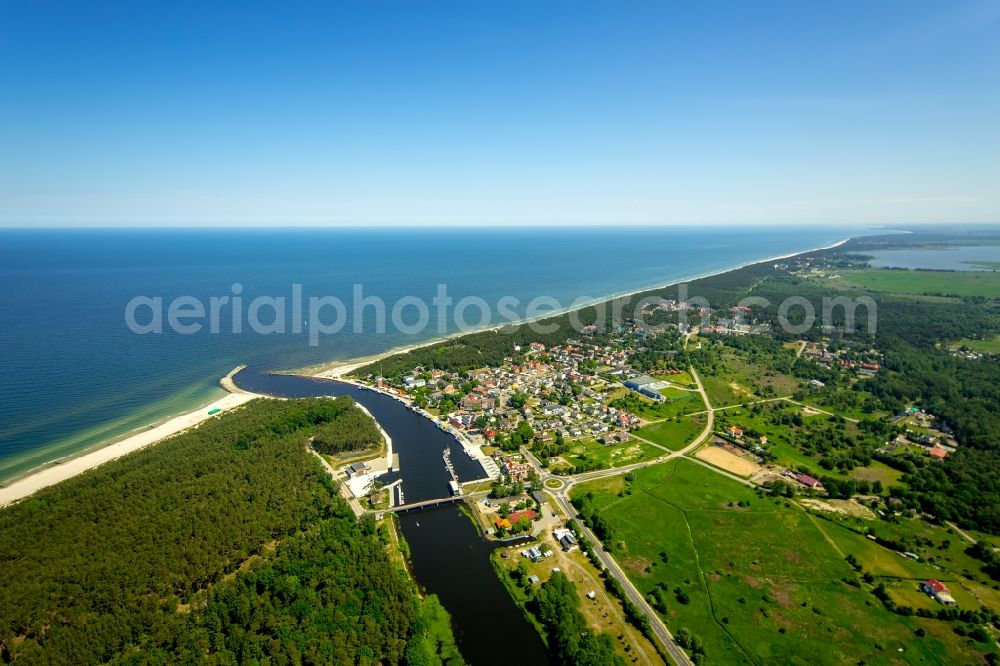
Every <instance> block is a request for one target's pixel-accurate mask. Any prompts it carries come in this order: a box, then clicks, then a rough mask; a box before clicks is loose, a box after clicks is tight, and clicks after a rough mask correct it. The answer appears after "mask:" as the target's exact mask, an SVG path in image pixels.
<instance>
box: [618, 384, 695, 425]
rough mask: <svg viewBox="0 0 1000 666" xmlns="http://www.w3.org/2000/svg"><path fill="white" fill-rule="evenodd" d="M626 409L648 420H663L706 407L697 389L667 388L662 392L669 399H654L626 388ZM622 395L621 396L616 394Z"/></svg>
mask: <svg viewBox="0 0 1000 666" xmlns="http://www.w3.org/2000/svg"><path fill="white" fill-rule="evenodd" d="M625 391H626V392H625V393H624V394H622V395H623V396H624V398H625V401H626V405H625V409H627V410H628V411H630V412H632V413H633V414H635V415H636V416H638V417H639V418H641V419H644V420H646V421H661V420H663V419H672V418H674V417H675V416H683V415H684V414H691V413H692V412H700V411H703V410H704V409H705V403H704V402H703V401H702V399H701V394H699V393H698V392H697V391H684V390H681V389H676V388H665V389H663V390H662V391H661V392H660V393H661V394H662V395H663V396H664V397H666V398H667V399H666V400H664V401H653V400H651V399H649V398H647V397H646V396H644V395H639V394H638V393H635V392H634V391H628V390H627V389H625ZM616 397H621V396H616Z"/></svg>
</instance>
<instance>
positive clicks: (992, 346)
mask: <svg viewBox="0 0 1000 666" xmlns="http://www.w3.org/2000/svg"><path fill="white" fill-rule="evenodd" d="M948 346H949V347H952V348H955V349H957V348H959V347H967V348H969V349H971V350H972V351H976V352H983V353H984V354H1000V337H998V336H994V337H992V338H990V339H989V340H972V339H970V338H963V339H961V340H959V341H958V342H954V343H952V344H950V345H948Z"/></svg>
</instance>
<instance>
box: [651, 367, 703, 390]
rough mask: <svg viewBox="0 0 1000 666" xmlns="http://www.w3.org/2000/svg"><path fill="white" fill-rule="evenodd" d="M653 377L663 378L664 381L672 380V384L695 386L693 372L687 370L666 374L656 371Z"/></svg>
mask: <svg viewBox="0 0 1000 666" xmlns="http://www.w3.org/2000/svg"><path fill="white" fill-rule="evenodd" d="M652 376H653V377H656V378H657V379H662V380H663V381H666V382H670V383H671V384H677V385H679V386H688V387H693V386H694V379H692V377H691V374H690V373H689V372H687V371H686V370H685V371H684V372H678V373H674V374H664V373H660V372H654V373H653V375H652Z"/></svg>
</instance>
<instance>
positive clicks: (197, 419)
mask: <svg viewBox="0 0 1000 666" xmlns="http://www.w3.org/2000/svg"><path fill="white" fill-rule="evenodd" d="M853 238H854V237H848V238H844V239H842V240H839V241H837V242H835V243H831V244H830V245H825V246H822V247H817V248H811V249H806V250H800V251H797V252H790V253H787V254H782V255H775V256H771V257H765V258H763V259H754V260H751V261H747V262H744V263H741V264H739V265H736V266H731V267H728V268H722V269H719V270H716V271H708V272H705V273H700V274H698V275H694V276H688V277H683V278H679V279H675V280H672V281H670V282H666V283H661V284H659V285H652V286H646V287H642V288H639V289H633V290H630V291H623V292H618V293H616V294H612V295H609V296H601V297H596V298H593V299H590V300H589V301H587V302H586V303H584V304H579V305H574V306H570V307H567V308H562V309H560V310H553V311H551V312H546V313H544V314H542V315H539V316H537V317H531V318H525V319H522V320H518V321H516V322H504V323H502V324H497V325H492V326H485V327H481V328H477V329H472V330H468V331H455V332H453V333H449V334H448V335H445V336H441V337H437V338H433V339H431V340H427V341H424V342H419V343H415V344H412V345H403V346H400V347H395V348H392V349H388V350H386V351H384V352H380V353H378V354H372V355H369V356H362V357H355V358H350V359H344V360H341V361H331V362H329V363H323V364H318V365H313V366H306V367H303V368H296V369H289V370H286V371H280V372H279V373H277V374H289V375H295V374H297V375H304V376H310V377H317V378H322V379H335V380H339V381H342V382H346V383H350V384H355V385H358V386H362V387H364V388H367V389H369V390H377V389H374V388H372V387H369V386H366V385H363V384H361V383H360V382H358V381H357V380H354V379H348V378H346V377H345V375H347V374H348V373H350V372H352V371H353V370H356V369H357V368H360V367H363V366H365V365H369V364H371V363H375V362H376V361H378V360H380V359H384V358H388V357H390V356H395V355H397V354H403V353H407V352H410V351H414V350H417V349H422V348H424V347H430V346H433V345H436V344H440V343H442V342H447V341H449V340H452V339H455V338H459V337H462V336H464V335H470V334H474V333H485V332H490V331H498V330H500V329H503V328H506V327H508V326H520V325H523V324H530V323H532V322H535V321H539V320H542V319H547V318H550V317H559V316H563V315H565V314H567V313H570V312H574V311H578V310H582V309H584V308H588V307H592V306H594V305H597V304H600V303H606V302H608V301H611V300H615V299H619V298H628V297H630V296H634V295H636V294H641V293H645V292H648V291H654V290H657V289H666V288H668V287H672V286H676V285H679V284H682V283H685V282H691V281H693V280H700V279H703V278H707V277H713V276H716V275H722V274H725V273H729V272H732V271H738V270H741V269H743V268H746V267H748V266H754V265H756V264H763V263H768V262H772V261H780V260H781V259H788V258H790V257H797V256H800V255H804V254H809V253H812V252H822V251H825V250H832V249H834V248H837V247H840V246H841V245H844V244H845V243H847V242H848V241H850V240H852V239H853ZM245 367H246V366H245V365H240V366H237V367H236V368H234V369H233V370H231V371H230V372H229V373H227V374H226V375H225V376H223V377H221V378H220V379H219V382H218V383H219V386H220V387H222V388H223V389H224V390H225V391H227V393H226V395H224V396H222V397H220V398H218V399H216V400H214V401H212V402H209V403H208V404H205V405H201V406H200V407H198V408H196V409H194V410H192V411H189V412H182V413H180V414H177V415H175V416H172V417H168V418H167V419H165V420H164V421H161V422H159V423H154V424H150V425H149V426H148V427H145V428H143V429H142V430H141V432H136V433H135V434H130V435H125V436H124V437H119V438H114V439H109V440H108V441H107V442H105V443H103V444H101V445H99V448H95V449H91V450H89V451H87V452H84V453H81V454H80V455H75V456H72V455H71V456H66V457H63V458H57V459H55V460H52V461H49V462H48V463H45V464H44V465H42V466H40V467H36V468H35V469H33V470H29V471H28V472H27V473H25V474H23V475H21V476H18V477H14V478H12V479H8V480H7V481H5V485H2V486H0V509H2V508H3V507H5V506H8V505H10V504H12V503H14V502H17V501H19V500H21V499H24V498H25V497H28V496H30V495H32V494H33V493H35V492H37V491H39V490H41V489H43V488H47V487H49V486H52V485H55V484H57V483H60V482H62V481H65V480H67V479H70V478H72V477H74V476H77V475H79V474H82V473H83V472H86V471H88V470H90V469H94V468H95V467H98V466H100V465H102V464H104V463H106V462H109V461H111V460H115V459H117V458H120V457H122V456H124V455H127V454H129V453H133V452H135V451H138V450H140V449H143V448H145V447H147V446H149V445H151V444H156V443H157V442H159V441H161V440H163V439H166V438H167V437H170V436H172V435H176V434H178V433H180V432H183V431H185V430H187V429H189V428H192V427H196V426H197V425H199V424H200V423H202V422H203V421H206V420H208V418H209V417H210V416H211V415H210V414H208V412H209V411H211V410H214V409H221V410H223V411H226V410H229V409H233V408H235V407H238V406H240V405H242V404H244V403H246V402H249V401H250V400H252V399H254V398H257V397H266V396H259V395H257V394H254V393H249V392H247V391H244V390H242V389H240V388H239V387H238V386H236V384H235V383H234V382H233V381H232V377H233V375H235V374H236V373H237V372H239V371H240V370H243V369H244V368H245ZM388 395H390V396H391V397H393V398H396V399H399V400H402V399H401V398H400V397H399V396H396V395H393V394H388ZM402 402H404V403H406V402H407V401H406V400H402ZM376 423H377V420H376ZM453 434H454V433H453ZM456 439H458V441H459V443H462V440H461V438H458V437H456ZM463 448H464V446H463Z"/></svg>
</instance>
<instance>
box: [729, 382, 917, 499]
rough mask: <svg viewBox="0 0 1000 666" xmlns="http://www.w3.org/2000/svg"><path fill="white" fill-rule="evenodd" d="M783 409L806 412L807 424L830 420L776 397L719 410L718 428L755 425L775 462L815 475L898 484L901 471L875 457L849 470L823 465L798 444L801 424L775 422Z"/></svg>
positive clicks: (851, 426)
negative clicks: (824, 467)
mask: <svg viewBox="0 0 1000 666" xmlns="http://www.w3.org/2000/svg"><path fill="white" fill-rule="evenodd" d="M782 412H784V413H796V412H797V413H800V414H803V418H804V423H805V425H806V426H809V425H816V426H818V425H822V424H824V423H827V422H828V421H829V418H830V417H828V416H826V415H824V414H812V415H804V413H803V412H802V409H801V408H800V407H799V406H797V405H795V404H793V403H789V402H787V401H775V402H769V403H763V404H761V405H756V406H755V405H751V406H748V407H737V408H734V409H727V410H725V411H723V412H717V414H716V428H717V429H718V430H720V431H721V430H724V429H725V426H726V425H727V424H733V425H738V426H740V427H741V428H743V429H752V430H755V431H757V432H761V433H763V434H764V435H766V436H767V439H768V443H767V447H766V448H767V449H768V451H770V452H771V453H773V454H774V455H775V462H777V463H778V464H780V465H784V466H785V467H790V468H792V469H797V468H800V467H801V468H805V469H806V470H808V473H809V474H811V475H812V476H833V477H838V478H843V479H848V478H850V479H864V480H866V481H881V482H882V485H883V486H885V487H888V486H889V485H899V483H900V477H902V472H899V471H898V470H895V469H893V468H891V467H889V466H888V465H885V464H884V463H881V462H878V461H872V463H871V464H870V465H868V466H866V467H857V468H855V469H853V470H851V471H850V472H842V471H840V470H836V469H834V470H827V469H823V468H822V467H821V466H820V464H819V459H818V458H817V457H815V456H812V455H809V454H807V453H804V452H803V451H801V450H800V449H799V448H798V447H797V446H796V444H795V442H796V434H797V433H798V432H800V431H801V428H799V427H797V426H795V425H792V424H784V423H774V422H773V419H772V418H771V417H772V416H774V415H776V414H779V413H782ZM844 428H846V429H847V431H848V432H852V433H856V432H857V426H855V425H854V424H852V423H846V424H844Z"/></svg>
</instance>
